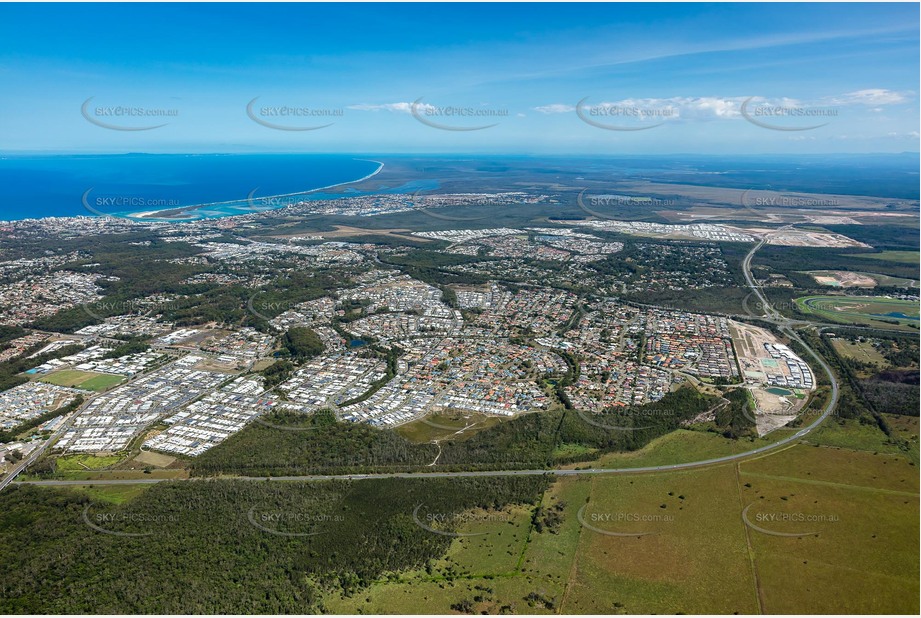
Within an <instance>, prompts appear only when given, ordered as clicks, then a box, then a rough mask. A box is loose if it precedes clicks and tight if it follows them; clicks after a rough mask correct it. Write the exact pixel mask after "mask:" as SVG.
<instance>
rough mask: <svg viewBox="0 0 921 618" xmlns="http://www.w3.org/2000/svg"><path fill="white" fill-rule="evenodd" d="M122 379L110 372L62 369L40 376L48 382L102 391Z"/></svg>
mask: <svg viewBox="0 0 921 618" xmlns="http://www.w3.org/2000/svg"><path fill="white" fill-rule="evenodd" d="M124 379H125V378H124V377H122V376H117V375H112V374H110V373H98V372H95V371H80V370H78V369H64V370H62V371H56V372H54V373H51V374H49V375H46V376H42V378H41V381H42V382H48V383H49V384H57V385H58V386H71V387H74V388H82V389H85V390H88V391H102V390H105V389H107V388H109V387H111V386H115V385H116V384H121V383H122V382H123V381H124Z"/></svg>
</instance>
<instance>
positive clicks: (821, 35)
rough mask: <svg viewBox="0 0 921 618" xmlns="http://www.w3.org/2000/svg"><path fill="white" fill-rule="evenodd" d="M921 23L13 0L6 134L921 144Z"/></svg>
mask: <svg viewBox="0 0 921 618" xmlns="http://www.w3.org/2000/svg"><path fill="white" fill-rule="evenodd" d="M918 23H919V7H918V5H916V4H872V5H870V4H797V5H780V4H773V5H772V4H706V5H690V4H648V5H639V6H637V5H626V4H619V5H618V4H605V5H599V4H566V5H556V4H529V5H522V4H491V5H485V4H480V5H453V4H452V5H445V4H426V5H420V4H402V5H379V4H361V5H359V4H351V5H316V4H314V5H291V4H274V5H266V4H259V5H240V4H230V5H225V6H220V7H216V6H215V5H196V4H184V5H183V4H159V5H138V4H133V5H103V4H95V5H85V4H84V5H75V4H66V5H64V4H62V5H31V6H29V5H10V4H0V41H2V42H0V109H2V110H3V113H2V115H0V151H2V152H15V151H22V150H35V151H59V152H112V153H118V152H260V151H271V152H286V151H296V152H356V153H396V152H408V153H412V152H420V153H421V152H437V153H553V154H666V153H712V154H733V153H747V154H757V153H826V152H827V153H832V152H853V153H861V152H903V151H918V150H919V135H918V131H919V120H918V119H919V105H918V97H919V62H918V57H919V35H918ZM254 99H255V101H254ZM743 104H745V107H744V108H743ZM248 105H249V109H247V106H248ZM139 108H143V110H144V111H143V112H140V111H138V110H139ZM125 109H131V110H132V111H131V113H130V115H129V114H126V113H125V111H124V110H125ZM291 110H295V111H296V112H297V113H296V114H294V113H292V111H291ZM283 112H287V113H283ZM159 125H163V126H159ZM324 125H329V126H324ZM154 126H158V128H151V129H147V127H154ZM321 126H323V128H315V129H314V127H321ZM481 127H486V128H481ZM138 128H143V129H145V130H123V129H138ZM304 128H311V129H312V130H292V129H304Z"/></svg>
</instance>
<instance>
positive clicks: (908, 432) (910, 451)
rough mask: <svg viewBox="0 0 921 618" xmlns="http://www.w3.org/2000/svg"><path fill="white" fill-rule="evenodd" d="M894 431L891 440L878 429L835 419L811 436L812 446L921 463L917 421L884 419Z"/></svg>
mask: <svg viewBox="0 0 921 618" xmlns="http://www.w3.org/2000/svg"><path fill="white" fill-rule="evenodd" d="M884 418H885V419H886V422H887V423H889V426H890V427H892V429H893V434H894V435H893V437H894V438H896V439H892V438H890V437H889V436H887V435H886V434H885V433H883V432H882V430H880V428H879V426H877V425H873V424H863V423H860V422H859V421H857V420H854V419H842V418H837V417H836V418H832V419H829V420H827V421H825V423H823V424H822V426H821V427H820V428H819V429H817V430H816V431H815V432H813V433H811V434H809V436H808V437H807V438H806V442H807V443H809V444H815V445H821V446H830V447H836V448H844V449H850V450H853V451H865V452H870V453H886V454H890V455H898V454H901V455H904V456H906V457H908V459H909V461H913V462H915V463H916V464H917V463H918V417H910V416H897V415H894V414H886V415H884Z"/></svg>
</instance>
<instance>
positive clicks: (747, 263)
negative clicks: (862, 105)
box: [0, 226, 839, 490]
mask: <svg viewBox="0 0 921 618" xmlns="http://www.w3.org/2000/svg"><path fill="white" fill-rule="evenodd" d="M787 227H789V226H787ZM780 229H784V228H780ZM778 231H779V230H778ZM767 240H768V238H767V236H765V237H764V238H762V239H761V241H760V242H759V243H758V244H756V245H755V246H754V247H753V248H752V250H751V251H749V252H748V254H747V255H746V256H745V258H744V259H743V260H742V271H743V273H744V275H745V281H746V283H747V284H748V286H749V287H750V288H751V289H752V292H753V293H754V294H755V296H757V298H758V299H759V300H760V301H761V306H762V307H763V308H764V313H765V317H764V318H762V319H765V320H766V321H769V322H772V323H774V324H776V325H777V327H778V328H779V329H780V330H781V332H783V333H784V334H785V335H786V336H787V337H789V338H790V339H792V340H794V341H796V342H797V343H798V344H800V345H801V346H802V347H803V348H804V349H805V350H806V351H807V352H808V353H809V355H810V356H812V358H813V360H815V362H816V363H817V364H818V365H819V366H820V367H821V368H822V371H824V372H825V375H826V376H827V377H828V380H829V383H830V384H831V392H830V397H829V400H828V402H827V403H826V404H825V407H824V408H823V410H822V413H821V414H820V415H819V416H818V417H817V418H816V419H815V420H814V421H813V422H812V423H810V424H809V425H807V426H806V427H803V428H802V429H800V430H799V431H797V432H796V433H794V434H792V435H790V436H787V437H786V438H783V439H781V440H778V441H777V442H773V443H771V444H768V445H765V446H761V447H759V448H756V449H752V450H750V451H745V452H743V453H736V454H733V455H725V456H723V457H714V458H711V459H702V460H699V461H691V462H685V463H676V464H667V465H661V466H645V467H637V468H610V469H608V468H581V469H566V470H560V469H534V470H479V471H468V472H449V471H444V472H390V473H388V472H382V473H373V474H315V475H304V476H273V477H266V476H234V477H227V478H234V479H240V480H253V481H328V480H363V479H385V478H459V477H478V476H487V477H494V476H543V475H553V476H581V475H599V474H620V475H623V474H640V473H651V472H669V471H674V470H688V469H692V468H700V467H704V466H712V465H719V464H726V463H730V462H734V461H739V460H742V459H747V458H750V457H753V456H756V455H760V454H762V453H766V452H768V451H775V450H778V449H780V448H782V447H784V446H787V445H790V444H794V443H796V442H797V441H798V440H801V439H802V438H804V437H805V436H807V435H808V434H809V433H811V432H812V431H814V430H815V429H816V428H817V427H819V425H821V424H822V422H823V421H824V420H825V419H826V418H828V417H829V416H830V415H831V414H832V413H833V412H834V410H835V408H836V407H837V405H838V399H839V390H838V380H837V378H836V377H835V374H834V372H833V371H832V369H831V367H829V365H828V363H826V362H825V359H824V358H822V357H821V356H820V355H819V354H818V353H817V352H816V351H815V350H813V349H812V348H811V347H809V345H808V344H807V343H806V342H805V341H803V340H802V339H801V338H800V337H799V335H797V334H796V332H794V331H793V328H792V324H793V323H794V322H795V321H794V320H789V319H787V318H784V317H783V316H782V315H781V314H780V313H778V312H777V311H776V310H775V309H774V308H773V307H771V305H770V303H768V301H767V298H766V297H765V296H764V294H763V292H762V291H761V289H760V287H759V286H758V284H757V282H756V281H755V279H754V277H753V276H752V273H751V262H752V258H753V257H754V255H755V253H757V252H758V250H759V249H761V247H763V246H764V245H765V243H766V242H767ZM796 323H801V322H796ZM50 443H51V440H49V441H48V442H46V445H47V444H50ZM43 448H44V447H43ZM42 450H43V449H42ZM36 457H37V454H36ZM29 459H30V461H32V460H34V459H35V457H30V458H29ZM24 468H25V465H23V466H21V467H19V470H18V471H21V470H22V469H24ZM18 471H17V474H18ZM14 478H15V474H10V475H9V476H8V477H7V478H5V479H4V480H3V481H2V482H0V490H2V489H3V488H4V487H6V485H8V484H9V483H10V482H12V481H13V479H14ZM170 480H175V479H157V478H147V479H108V480H94V481H64V480H48V481H17V482H15V484H33V485H57V486H64V485H136V484H149V483H161V482H164V481H170ZM183 480H207V479H183Z"/></svg>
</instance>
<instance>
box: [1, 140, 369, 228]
mask: <svg viewBox="0 0 921 618" xmlns="http://www.w3.org/2000/svg"><path fill="white" fill-rule="evenodd" d="M379 167H380V164H379V163H377V162H375V161H371V160H367V159H361V158H356V157H355V156H350V155H302V154H280V155H269V154H258V155H248V154H207V155H165V154H164V155H161V154H156V155H153V154H127V155H55V156H50V155H45V156H28V155H23V156H15V155H4V156H2V157H0V186H2V187H3V199H0V220H18V219H32V218H39V217H71V216H80V215H84V216H90V215H93V214H112V215H125V214H136V213H141V212H152V211H161V210H168V209H173V208H185V207H194V206H202V205H205V206H204V207H202V208H199V209H197V210H196V214H197V215H198V216H205V217H222V216H227V215H232V214H240V213H246V212H252V209H251V208H250V207H249V206H250V205H251V204H253V203H254V201H255V202H257V203H259V204H263V203H266V204H268V206H269V207H271V206H275V207H278V206H283V205H285V204H286V202H285V201H284V200H277V201H276V202H272V201H267V202H263V201H262V200H265V198H268V197H269V196H278V195H288V194H297V193H303V192H306V191H312V190H315V189H320V188H323V187H329V186H331V185H337V184H341V183H348V182H353V181H356V180H359V179H361V178H364V177H366V176H368V175H370V174H372V173H374V172H375V171H376V170H377V169H378V168H379ZM288 203H289V202H288Z"/></svg>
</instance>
